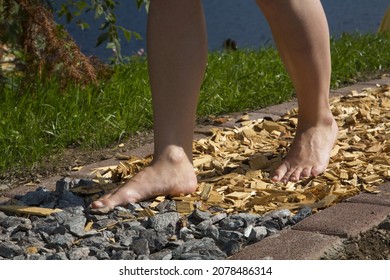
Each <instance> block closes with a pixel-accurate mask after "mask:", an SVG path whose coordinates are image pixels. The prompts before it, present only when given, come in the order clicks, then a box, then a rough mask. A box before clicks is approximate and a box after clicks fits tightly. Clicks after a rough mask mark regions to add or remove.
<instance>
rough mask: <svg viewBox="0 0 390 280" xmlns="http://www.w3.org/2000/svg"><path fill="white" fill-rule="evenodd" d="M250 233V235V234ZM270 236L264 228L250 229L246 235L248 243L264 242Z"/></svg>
mask: <svg viewBox="0 0 390 280" xmlns="http://www.w3.org/2000/svg"><path fill="white" fill-rule="evenodd" d="M248 232H249V233H248ZM267 234H268V231H267V228H266V227H264V226H259V227H248V228H247V229H246V230H245V233H244V235H245V236H247V238H248V242H257V241H260V240H262V239H263V238H264V237H266V236H267Z"/></svg>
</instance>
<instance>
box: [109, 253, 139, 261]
mask: <svg viewBox="0 0 390 280" xmlns="http://www.w3.org/2000/svg"><path fill="white" fill-rule="evenodd" d="M135 258H136V256H135V254H134V252H133V251H119V252H116V253H115V254H114V255H113V256H112V257H111V260H135Z"/></svg>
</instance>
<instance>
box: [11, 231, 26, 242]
mask: <svg viewBox="0 0 390 280" xmlns="http://www.w3.org/2000/svg"><path fill="white" fill-rule="evenodd" d="M26 235H27V234H26V232H24V231H17V232H15V233H13V234H11V241H20V240H22V239H24V238H25V237H26Z"/></svg>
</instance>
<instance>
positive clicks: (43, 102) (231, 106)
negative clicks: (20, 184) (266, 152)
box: [0, 34, 390, 173]
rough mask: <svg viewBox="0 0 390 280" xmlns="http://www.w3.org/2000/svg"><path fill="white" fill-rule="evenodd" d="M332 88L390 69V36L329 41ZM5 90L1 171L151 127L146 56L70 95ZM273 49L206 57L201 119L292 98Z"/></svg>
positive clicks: (0, 109)
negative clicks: (99, 81) (72, 147)
mask: <svg viewBox="0 0 390 280" xmlns="http://www.w3.org/2000/svg"><path fill="white" fill-rule="evenodd" d="M331 45H332V67H333V72H332V82H331V84H332V88H338V87H341V86H344V85H346V84H350V83H352V82H354V81H356V80H364V79H365V78H367V77H369V78H371V77H372V76H373V74H378V73H381V72H386V71H388V70H389V69H390V52H388V51H387V50H388V49H389V48H390V34H382V35H376V34H371V35H359V34H355V35H343V36H341V37H340V38H337V39H332V42H331ZM19 85H20V81H11V82H8V83H7V84H2V85H1V87H0V90H1V94H0V150H1V151H2V153H1V156H0V173H4V172H7V170H10V169H13V168H17V167H31V166H32V165H33V164H34V163H35V162H39V161H40V160H42V159H43V158H44V157H45V156H46V155H48V154H51V153H59V152H61V150H62V149H64V148H67V147H70V146H82V147H86V148H100V147H105V146H107V145H109V144H112V143H115V142H116V141H120V140H121V139H123V138H125V137H127V136H129V135H131V134H132V133H134V132H136V131H139V130H143V129H149V128H151V127H152V109H151V96H150V89H149V82H148V75H147V65H146V61H145V59H144V58H139V59H131V60H130V61H129V63H127V64H125V65H122V66H117V67H116V68H115V71H114V75H113V76H112V78H111V79H110V80H109V81H105V82H102V83H101V84H100V85H99V86H87V87H84V88H81V87H78V86H73V85H69V86H68V87H67V88H66V90H63V89H61V86H60V85H59V84H58V83H56V81H54V80H50V81H44V82H43V81H39V80H37V81H35V82H34V83H31V84H30V85H29V86H28V87H27V88H26V89H25V90H24V92H22V93H21V92H20V90H18V87H19ZM293 95H294V91H293V87H292V84H291V82H290V80H289V77H288V76H287V74H286V72H285V70H284V68H283V65H282V63H281V61H280V59H279V56H278V53H277V51H276V50H275V49H274V48H271V47H270V48H263V49H261V50H258V51H249V50H241V51H237V52H228V53H227V52H213V53H210V54H209V60H208V65H207V71H206V76H205V79H204V83H203V86H202V90H201V96H200V100H199V106H198V116H205V115H209V114H213V115H218V114H222V113H229V112H237V111H241V110H248V109H255V108H261V107H266V106H268V105H271V104H277V103H281V102H284V101H287V100H289V99H290V98H291V97H293Z"/></svg>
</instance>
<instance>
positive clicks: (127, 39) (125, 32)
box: [118, 26, 132, 42]
mask: <svg viewBox="0 0 390 280" xmlns="http://www.w3.org/2000/svg"><path fill="white" fill-rule="evenodd" d="M118 28H119V29H120V30H122V32H123V35H124V36H125V38H126V41H127V42H130V40H131V36H132V35H131V33H132V32H131V31H130V30H128V29H126V28H124V27H123V26H118Z"/></svg>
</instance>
